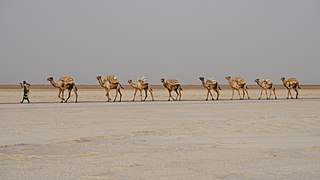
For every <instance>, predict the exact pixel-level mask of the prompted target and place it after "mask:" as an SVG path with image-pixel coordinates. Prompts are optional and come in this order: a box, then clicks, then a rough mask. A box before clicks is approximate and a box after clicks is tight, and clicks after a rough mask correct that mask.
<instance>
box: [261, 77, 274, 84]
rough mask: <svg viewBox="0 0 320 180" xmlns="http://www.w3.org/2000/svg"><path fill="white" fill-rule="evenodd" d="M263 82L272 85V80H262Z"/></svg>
mask: <svg viewBox="0 0 320 180" xmlns="http://www.w3.org/2000/svg"><path fill="white" fill-rule="evenodd" d="M262 82H264V83H266V84H272V80H271V79H270V78H265V79H262Z"/></svg>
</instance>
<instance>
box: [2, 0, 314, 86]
mask: <svg viewBox="0 0 320 180" xmlns="http://www.w3.org/2000/svg"><path fill="white" fill-rule="evenodd" d="M0 62H1V66H0V84H7V83H9V84H14V83H19V82H20V81H22V80H27V81H29V82H31V83H33V84H45V83H48V82H47V81H46V78H47V77H48V76H54V78H55V79H57V78H58V77H59V76H63V75H71V76H73V77H74V78H75V81H76V82H77V83H78V84H97V81H96V79H95V77H96V76H97V75H108V74H115V75H117V76H118V78H119V80H120V81H121V82H122V83H123V84H126V82H127V80H128V79H133V80H136V79H137V77H138V76H141V75H145V76H147V77H148V78H149V81H150V82H151V83H152V84H160V79H161V78H171V77H177V78H178V79H179V80H180V81H181V82H183V83H186V84H198V83H200V81H199V79H198V77H199V76H201V75H203V76H206V77H208V76H215V77H216V78H217V80H218V81H220V82H221V83H222V84H226V83H227V82H226V80H225V79H224V77H225V76H226V75H237V76H243V77H244V78H246V79H247V81H248V82H249V84H253V81H254V79H256V78H263V77H270V78H271V79H273V80H274V81H275V82H276V83H280V77H281V76H294V77H297V78H299V79H300V80H301V83H302V84H303V83H304V84H320V72H319V65H320V1H319V0H241V1H239V0H220V1H214V0H206V1H205V0H192V1H189V0H157V1H156V0H136V1H133V0H126V1H122V0H115V1H108V0H52V1H49V0H1V1H0Z"/></svg>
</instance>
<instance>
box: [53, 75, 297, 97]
mask: <svg viewBox="0 0 320 180" xmlns="http://www.w3.org/2000/svg"><path fill="white" fill-rule="evenodd" d="M225 78H226V80H227V82H228V84H229V86H230V89H231V90H232V95H231V100H233V98H234V92H235V91H237V93H238V95H239V99H240V100H244V99H245V97H247V99H250V96H249V90H248V89H249V88H248V86H247V82H246V80H245V79H244V78H242V77H238V76H236V77H231V76H226V77H225ZM96 79H97V80H98V83H99V85H100V86H101V87H102V88H104V89H105V90H106V94H105V96H106V98H107V102H109V101H111V98H110V91H111V90H113V89H114V90H115V91H116V94H115V97H114V99H113V102H115V101H116V100H117V98H118V96H119V102H121V100H122V93H121V90H122V89H124V88H123V86H122V85H121V84H120V82H119V81H118V79H117V76H115V75H110V76H97V77H96ZM47 80H48V81H49V82H50V84H51V85H52V86H53V87H54V88H57V89H58V90H59V93H58V98H59V99H60V100H61V101H60V102H61V103H66V102H68V100H69V99H70V96H71V92H72V91H73V92H74V94H75V96H76V100H75V102H78V93H77V91H78V88H77V86H76V84H75V83H74V79H73V78H72V77H71V76H63V77H61V78H60V79H59V80H58V82H57V83H56V82H55V81H54V80H53V77H48V78H47ZM199 80H200V81H201V83H202V86H203V87H204V88H205V89H206V90H207V94H206V99H205V101H208V99H209V95H210V97H211V99H212V100H215V98H214V97H213V94H212V91H214V92H215V93H216V100H219V96H220V91H221V90H222V88H221V87H220V84H219V83H218V82H217V80H216V79H215V78H214V77H209V78H205V77H203V76H201V77H199ZM160 82H161V83H162V85H163V87H164V88H166V89H167V90H168V101H170V100H173V101H181V96H182V91H183V89H182V86H181V84H180V82H179V80H178V79H164V78H162V79H161V80H160ZM254 82H255V83H256V84H257V85H258V86H259V87H260V88H261V91H260V97H259V98H258V100H260V99H261V97H262V94H263V92H265V95H266V99H270V98H271V96H272V95H273V96H274V99H278V98H277V94H276V88H275V84H274V83H273V82H272V80H271V79H270V78H265V79H261V80H260V79H256V80H255V81H254ZM281 82H282V84H283V86H284V87H285V88H286V89H287V91H288V93H287V99H289V96H290V97H291V99H293V96H292V93H291V90H294V91H295V92H296V96H295V98H296V99H298V96H299V89H300V83H299V80H298V79H296V78H285V77H282V78H281ZM128 84H129V85H130V87H132V88H133V89H134V93H133V99H132V101H135V99H136V94H137V92H139V95H140V101H146V99H147V98H148V94H150V96H151V100H152V101H154V97H153V89H152V88H151V85H150V84H149V82H148V79H147V78H146V77H145V76H141V77H139V78H137V80H136V81H135V82H133V81H132V80H131V79H129V80H128ZM65 90H68V97H67V98H66V99H65V98H64V91H65ZM172 91H174V92H175V93H176V97H173V96H172ZM268 91H269V95H268ZM143 92H144V94H145V95H144V97H143ZM241 92H242V96H241Z"/></svg>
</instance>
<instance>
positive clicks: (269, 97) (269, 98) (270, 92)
mask: <svg viewBox="0 0 320 180" xmlns="http://www.w3.org/2000/svg"><path fill="white" fill-rule="evenodd" d="M271 96H272V89H270V95H269V99H271Z"/></svg>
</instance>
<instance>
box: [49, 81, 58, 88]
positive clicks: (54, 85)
mask: <svg viewBox="0 0 320 180" xmlns="http://www.w3.org/2000/svg"><path fill="white" fill-rule="evenodd" d="M50 83H51V85H52V86H53V87H55V88H58V86H57V84H56V83H55V82H54V80H51V81H50Z"/></svg>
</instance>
